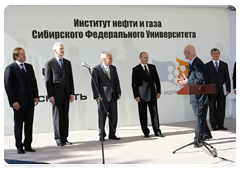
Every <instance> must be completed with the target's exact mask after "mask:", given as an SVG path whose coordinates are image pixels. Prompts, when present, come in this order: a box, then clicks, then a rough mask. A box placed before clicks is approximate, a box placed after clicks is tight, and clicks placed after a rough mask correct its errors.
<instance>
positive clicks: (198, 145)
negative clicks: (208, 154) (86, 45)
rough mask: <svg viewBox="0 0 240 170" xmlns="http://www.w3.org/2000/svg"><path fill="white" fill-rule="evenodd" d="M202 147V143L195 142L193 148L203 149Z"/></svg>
mask: <svg viewBox="0 0 240 170" xmlns="http://www.w3.org/2000/svg"><path fill="white" fill-rule="evenodd" d="M202 146H203V144H202V143H198V142H195V143H194V146H193V147H194V148H200V147H202Z"/></svg>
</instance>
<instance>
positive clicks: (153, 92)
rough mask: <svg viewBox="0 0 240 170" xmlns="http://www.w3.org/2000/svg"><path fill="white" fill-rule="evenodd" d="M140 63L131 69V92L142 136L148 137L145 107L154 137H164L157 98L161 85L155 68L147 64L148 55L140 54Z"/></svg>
mask: <svg viewBox="0 0 240 170" xmlns="http://www.w3.org/2000/svg"><path fill="white" fill-rule="evenodd" d="M139 59H140V60H141V63H140V64H139V65H137V66H136V67H134V68H133V69H132V90H133V95H134V98H135V100H136V101H137V102H138V112H139V119H140V124H141V128H142V131H143V134H144V136H145V137H146V138H147V137H149V133H150V130H149V129H148V127H147V122H148V121H147V105H148V107H149V110H150V115H151V121H152V127H153V130H154V134H155V136H159V137H164V135H163V134H162V133H161V130H160V128H159V118H158V108H157V98H160V96H161V84H160V80H159V77H158V73H157V70H156V67H155V66H154V65H152V64H149V63H148V53H146V52H142V53H140V56H139Z"/></svg>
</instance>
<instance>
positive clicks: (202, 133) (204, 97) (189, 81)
mask: <svg viewBox="0 0 240 170" xmlns="http://www.w3.org/2000/svg"><path fill="white" fill-rule="evenodd" d="M184 55H185V57H186V59H188V60H190V70H191V72H190V73H189V77H188V78H186V77H182V78H181V79H179V80H177V83H178V84H179V85H181V86H186V85H199V84H204V83H205V84H208V74H207V69H206V67H205V65H204V63H203V62H202V60H200V59H199V58H198V57H197V56H196V52H195V48H194V46H192V45H189V46H187V47H185V49H184ZM195 68H197V69H198V70H199V72H198V71H197V70H196V69H195ZM198 97H199V98H198V103H199V114H200V117H198V116H197V114H198V110H197V97H196V95H190V103H191V105H192V108H193V111H194V114H195V117H196V127H195V137H194V141H195V143H194V147H196V148H198V147H200V143H199V141H201V140H209V139H211V138H212V135H211V132H210V130H209V128H208V126H207V121H206V117H207V108H208V103H209V95H208V94H201V95H199V96H198ZM199 119H200V120H199ZM198 122H200V127H198ZM198 130H199V136H198V133H197V132H198Z"/></svg>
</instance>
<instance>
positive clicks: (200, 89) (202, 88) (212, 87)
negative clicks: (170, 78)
mask: <svg viewBox="0 0 240 170" xmlns="http://www.w3.org/2000/svg"><path fill="white" fill-rule="evenodd" d="M212 93H216V84H206V85H205V84H201V85H190V86H184V87H183V88H182V89H181V90H179V91H178V92H177V94H180V95H196V97H197V110H198V114H197V116H199V103H198V100H199V94H212ZM198 120H199V121H200V119H198ZM199 121H198V122H197V123H198V127H200V126H199V125H200V122H199ZM199 131H200V130H199V129H198V133H197V134H198V136H199ZM198 143H199V144H201V145H202V146H204V147H205V148H206V149H207V150H208V152H209V153H210V154H211V155H212V156H213V157H217V155H216V154H214V153H213V152H212V151H211V150H210V149H209V148H208V147H207V145H208V146H210V147H211V148H213V147H212V146H211V145H209V144H208V143H206V142H204V141H203V140H201V141H198ZM193 144H194V142H192V143H189V144H187V145H185V146H183V147H181V148H179V149H177V150H175V151H173V154H174V153H175V152H176V151H178V150H180V149H182V148H185V147H187V146H189V145H193Z"/></svg>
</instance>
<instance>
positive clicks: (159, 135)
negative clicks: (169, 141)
mask: <svg viewBox="0 0 240 170" xmlns="http://www.w3.org/2000/svg"><path fill="white" fill-rule="evenodd" d="M155 136H158V137H164V135H163V134H162V133H161V132H158V133H157V134H155Z"/></svg>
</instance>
